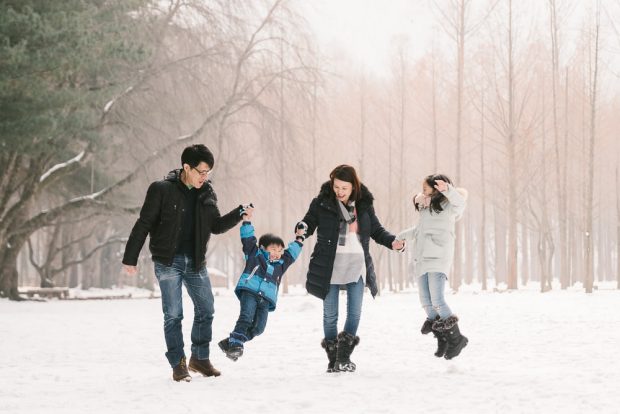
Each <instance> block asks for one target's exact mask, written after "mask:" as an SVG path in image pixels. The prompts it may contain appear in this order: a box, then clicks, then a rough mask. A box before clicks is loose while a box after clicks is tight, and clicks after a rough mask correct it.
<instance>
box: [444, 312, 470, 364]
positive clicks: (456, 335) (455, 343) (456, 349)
mask: <svg viewBox="0 0 620 414" xmlns="http://www.w3.org/2000/svg"><path fill="white" fill-rule="evenodd" d="M458 321H459V318H457V316H456V315H452V316H450V317H448V318H446V320H444V321H443V334H444V335H445V337H446V339H447V341H448V348H447V349H446V353H445V354H444V358H446V359H452V358H454V357H455V356H458V354H460V353H461V351H462V350H463V348H465V347H466V346H467V342H469V340H468V339H467V337H466V336H464V335H462V334H461V331H460V329H459V324H458Z"/></svg>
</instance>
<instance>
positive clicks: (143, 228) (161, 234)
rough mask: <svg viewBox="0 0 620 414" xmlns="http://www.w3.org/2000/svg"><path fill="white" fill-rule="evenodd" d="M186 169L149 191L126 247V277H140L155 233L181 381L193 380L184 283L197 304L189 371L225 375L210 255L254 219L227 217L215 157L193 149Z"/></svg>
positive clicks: (172, 358) (238, 213)
mask: <svg viewBox="0 0 620 414" xmlns="http://www.w3.org/2000/svg"><path fill="white" fill-rule="evenodd" d="M181 164H182V167H183V168H182V169H178V170H173V171H171V172H170V173H168V176H167V177H166V178H165V179H164V180H162V181H156V182H154V183H152V184H151V185H150V186H149V189H148V191H147V193H146V198H145V200H144V204H143V205H142V209H141V210H140V217H139V218H138V220H137V221H136V224H135V225H134V227H133V229H132V230H131V235H130V236H129V240H128V241H127V246H126V247H125V254H124V256H123V265H124V269H125V271H126V273H128V274H129V275H135V274H136V273H137V268H136V264H137V261H138V256H139V255H140V250H141V249H142V246H143V245H144V241H145V240H146V235H147V234H150V242H149V249H150V251H151V254H152V258H153V262H154V263H155V276H156V277H157V281H158V282H159V287H160V289H161V300H162V308H163V312H164V336H165V338H166V346H167V348H168V351H167V352H166V357H167V358H168V362H169V363H170V366H172V378H173V379H174V380H175V381H188V382H189V381H191V376H190V375H189V372H188V366H187V362H186V358H185V352H184V349H183V347H184V344H183V332H182V330H181V321H182V320H183V302H182V291H181V284H185V287H186V289H187V292H188V293H189V296H190V298H191V299H192V302H193V303H194V323H193V326H192V348H191V349H192V355H191V358H190V360H189V369H190V370H192V371H194V372H198V373H200V374H202V375H204V376H207V377H210V376H216V377H217V376H219V375H220V371H218V370H217V369H215V368H214V367H213V365H212V364H211V362H210V361H209V343H210V342H211V324H212V322H213V312H214V308H213V292H212V291H211V282H210V280H209V276H208V275H207V268H206V263H205V256H206V252H207V244H208V242H209V238H210V236H211V233H215V234H220V233H224V232H226V231H228V230H230V229H231V228H233V227H234V226H235V225H236V224H237V223H239V222H240V221H241V217H242V215H244V214H245V215H248V216H250V217H251V215H252V208H251V207H247V208H244V207H243V206H239V207H238V208H235V209H234V210H232V211H231V212H230V213H228V214H226V215H224V216H222V215H220V212H219V210H218V208H217V197H216V195H215V192H214V190H213V187H212V186H211V183H210V182H209V181H207V177H208V176H209V173H210V172H211V170H212V169H213V164H214V158H213V154H212V153H211V151H209V149H208V148H207V147H206V146H204V145H201V144H197V145H192V146H189V147H187V148H185V150H183V153H182V155H181Z"/></svg>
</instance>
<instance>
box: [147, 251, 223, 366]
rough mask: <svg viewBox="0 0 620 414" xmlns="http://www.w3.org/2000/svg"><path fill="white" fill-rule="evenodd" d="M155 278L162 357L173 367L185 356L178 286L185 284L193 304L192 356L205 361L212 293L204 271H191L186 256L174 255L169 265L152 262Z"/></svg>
mask: <svg viewBox="0 0 620 414" xmlns="http://www.w3.org/2000/svg"><path fill="white" fill-rule="evenodd" d="M155 277H157V281H158V282H159V288H160V289H161V304H162V309H163V311H164V336H165V338H166V346H167V348H168V351H167V352H166V358H168V362H169V363H170V366H172V367H175V366H176V365H178V364H179V361H180V360H181V358H182V357H184V356H185V352H184V350H183V347H184V344H183V331H182V329H181V321H182V320H183V296H182V289H181V285H182V284H185V288H186V289H187V293H188V294H189V297H190V298H191V299H192V302H194V324H193V325H192V355H194V357H196V358H198V359H207V358H209V342H211V324H212V323H213V313H214V308H213V292H212V290H211V281H210V280H209V275H208V274H207V268H206V267H204V266H203V267H202V268H201V269H199V270H198V271H196V270H195V269H194V260H193V258H191V257H190V256H186V255H184V254H178V255H175V256H174V259H173V261H172V265H171V266H166V265H164V264H161V263H158V262H155Z"/></svg>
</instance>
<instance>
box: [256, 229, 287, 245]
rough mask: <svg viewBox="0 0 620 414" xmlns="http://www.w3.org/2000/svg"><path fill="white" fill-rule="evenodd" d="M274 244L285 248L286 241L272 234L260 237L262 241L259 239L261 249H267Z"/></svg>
mask: <svg viewBox="0 0 620 414" xmlns="http://www.w3.org/2000/svg"><path fill="white" fill-rule="evenodd" d="M272 244H276V245H278V246H281V247H284V240H282V239H281V238H279V237H278V236H276V235H275V234H271V233H267V234H263V235H262V236H260V239H258V245H259V246H260V247H264V248H267V247H269V246H271V245H272Z"/></svg>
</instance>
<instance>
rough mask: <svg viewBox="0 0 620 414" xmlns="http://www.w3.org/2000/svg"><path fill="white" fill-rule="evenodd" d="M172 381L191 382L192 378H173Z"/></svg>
mask: <svg viewBox="0 0 620 414" xmlns="http://www.w3.org/2000/svg"><path fill="white" fill-rule="evenodd" d="M172 379H173V380H175V381H176V382H191V380H192V377H191V376H189V375H188V376H187V377H183V378H174V377H172Z"/></svg>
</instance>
